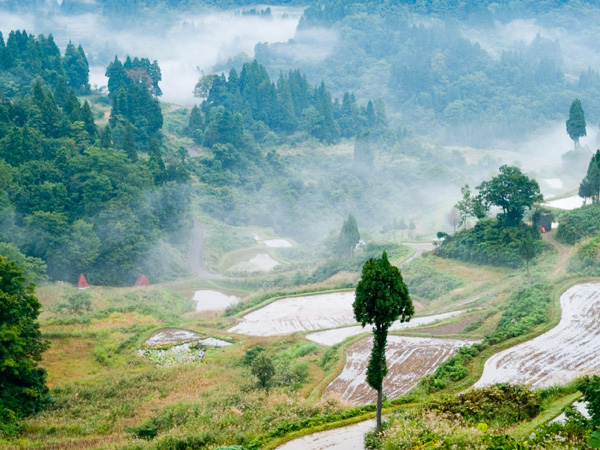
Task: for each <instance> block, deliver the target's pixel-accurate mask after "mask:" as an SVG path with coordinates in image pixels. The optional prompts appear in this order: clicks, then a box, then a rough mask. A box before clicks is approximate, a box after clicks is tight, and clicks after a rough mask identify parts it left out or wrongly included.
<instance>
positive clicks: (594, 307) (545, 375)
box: [475, 283, 600, 387]
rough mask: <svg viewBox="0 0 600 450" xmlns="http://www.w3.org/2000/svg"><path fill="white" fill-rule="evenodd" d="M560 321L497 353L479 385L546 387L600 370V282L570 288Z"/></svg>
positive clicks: (565, 295)
mask: <svg viewBox="0 0 600 450" xmlns="http://www.w3.org/2000/svg"><path fill="white" fill-rule="evenodd" d="M560 307H561V311H562V313H561V314H562V315H561V319H560V322H559V324H558V325H557V326H556V327H554V328H553V329H551V330H550V331H548V332H547V333H544V334H542V335H541V336H538V337H537V338H535V339H532V340H531V341H528V342H524V343H522V344H519V345H516V346H515V347H512V348H509V349H507V350H504V351H502V352H500V353H497V354H495V355H494V356H492V357H491V358H490V359H488V360H487V361H486V363H485V367H484V369H483V374H482V376H481V378H480V379H479V381H478V382H477V383H476V384H475V387H480V386H486V385H490V384H494V383H512V384H529V385H532V386H535V387H546V386H551V385H554V384H561V383H566V382H568V381H571V380H574V379H575V378H578V377H580V376H583V375H590V374H599V373H600V321H598V317H600V283H585V284H579V285H577V286H573V287H571V288H569V289H567V290H566V291H565V292H564V294H563V295H562V296H561V297H560Z"/></svg>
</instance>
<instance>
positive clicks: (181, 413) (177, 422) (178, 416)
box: [127, 403, 201, 448]
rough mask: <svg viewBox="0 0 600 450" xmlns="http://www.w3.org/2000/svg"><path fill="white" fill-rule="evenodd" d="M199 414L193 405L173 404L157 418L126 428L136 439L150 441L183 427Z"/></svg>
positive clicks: (198, 407) (198, 408)
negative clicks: (161, 434)
mask: <svg viewBox="0 0 600 450" xmlns="http://www.w3.org/2000/svg"><path fill="white" fill-rule="evenodd" d="M200 413H201V408H200V406H199V405H197V404H195V403H175V404H172V405H169V406H167V407H166V408H165V409H164V410H162V411H161V412H160V414H158V415H157V416H154V417H151V418H149V419H146V420H145V421H144V422H142V423H141V424H140V425H138V426H133V427H129V428H127V431H128V432H129V433H132V434H134V435H135V436H137V437H138V438H141V439H147V440H151V439H154V438H155V437H156V436H157V435H158V434H159V433H165V432H167V431H169V430H170V429H171V428H174V427H177V426H182V425H185V424H186V423H187V422H188V421H189V420H191V419H195V418H197V417H198V416H199V415H200ZM161 448H170V447H168V446H167V447H161ZM174 448H175V447H174ZM177 448H186V447H177Z"/></svg>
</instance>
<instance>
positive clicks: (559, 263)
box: [542, 230, 575, 278]
mask: <svg viewBox="0 0 600 450" xmlns="http://www.w3.org/2000/svg"><path fill="white" fill-rule="evenodd" d="M542 239H543V240H544V242H546V243H548V244H550V245H551V246H552V247H554V248H555V249H556V251H557V252H558V259H557V260H556V264H555V265H554V267H553V268H552V270H551V271H550V277H551V278H558V277H559V276H561V275H564V274H565V273H566V272H567V261H568V260H569V258H570V257H571V254H572V253H573V252H574V251H575V248H574V247H568V246H566V245H564V244H561V243H560V242H558V241H557V240H556V230H552V231H549V232H548V233H544V234H543V235H542Z"/></svg>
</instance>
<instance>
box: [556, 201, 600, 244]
mask: <svg viewBox="0 0 600 450" xmlns="http://www.w3.org/2000/svg"><path fill="white" fill-rule="evenodd" d="M559 221H560V225H559V226H558V231H557V232H556V239H557V240H558V241H560V242H564V243H565V244H575V243H576V242H578V241H580V240H581V239H583V238H586V237H590V236H593V235H595V234H596V233H598V232H599V231H600V207H599V205H588V206H582V207H581V208H577V209H574V210H572V211H566V212H564V213H563V214H561V215H560V217H559Z"/></svg>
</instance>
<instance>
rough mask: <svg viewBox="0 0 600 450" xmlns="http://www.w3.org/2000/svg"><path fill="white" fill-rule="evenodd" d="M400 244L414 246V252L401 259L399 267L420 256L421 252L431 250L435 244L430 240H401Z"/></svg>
mask: <svg viewBox="0 0 600 450" xmlns="http://www.w3.org/2000/svg"><path fill="white" fill-rule="evenodd" d="M402 245H407V246H409V247H412V248H414V249H415V254H414V255H412V256H411V257H410V258H408V259H406V260H405V261H403V262H402V264H400V267H402V266H405V265H406V264H408V263H410V262H411V261H412V260H414V259H416V258H418V257H419V256H421V255H422V254H423V253H425V252H430V251H431V250H433V249H434V248H435V246H434V245H433V244H432V243H431V242H403V243H402Z"/></svg>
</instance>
